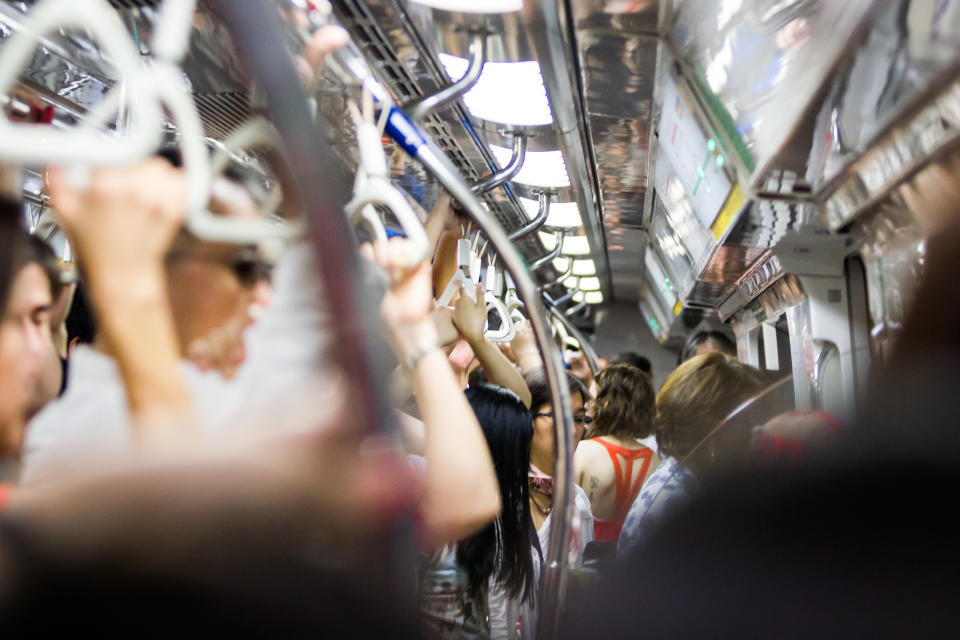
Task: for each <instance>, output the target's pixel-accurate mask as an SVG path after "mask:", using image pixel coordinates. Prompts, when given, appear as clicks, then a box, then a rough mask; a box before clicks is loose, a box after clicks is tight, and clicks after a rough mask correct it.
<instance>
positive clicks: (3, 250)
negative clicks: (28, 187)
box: [0, 193, 20, 313]
mask: <svg viewBox="0 0 960 640" xmlns="http://www.w3.org/2000/svg"><path fill="white" fill-rule="evenodd" d="M19 215H20V205H18V204H17V203H16V202H15V201H14V200H11V199H10V198H8V197H7V196H6V195H4V194H3V193H0V313H2V312H3V310H4V309H5V308H6V306H7V293H8V291H9V289H10V283H11V282H12V281H13V273H14V268H13V255H14V253H15V252H16V246H17V230H18V228H19V225H18V216H19Z"/></svg>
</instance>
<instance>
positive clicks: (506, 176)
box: [470, 132, 527, 195]
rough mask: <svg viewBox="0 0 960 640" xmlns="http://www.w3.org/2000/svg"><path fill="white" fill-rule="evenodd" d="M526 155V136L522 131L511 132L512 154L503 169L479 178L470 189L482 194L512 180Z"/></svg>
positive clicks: (521, 166) (518, 171)
mask: <svg viewBox="0 0 960 640" xmlns="http://www.w3.org/2000/svg"><path fill="white" fill-rule="evenodd" d="M526 155H527V136H526V134H524V133H517V132H514V134H513V155H512V156H510V162H508V163H507V166H505V167H504V168H503V169H500V171H496V172H494V173H492V174H490V175H489V176H487V177H485V178H481V179H480V180H479V181H478V182H477V183H476V184H475V185H473V186H472V187H470V190H471V191H472V192H473V193H475V194H477V195H483V194H485V193H487V192H488V191H493V190H494V189H496V188H497V187H499V186H500V185H502V184H505V183H507V182H510V181H511V180H513V179H514V178H515V177H516V175H517V174H518V173H520V169H522V168H523V160H524V158H525V157H526Z"/></svg>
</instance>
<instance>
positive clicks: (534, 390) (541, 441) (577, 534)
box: [520, 369, 593, 638]
mask: <svg viewBox="0 0 960 640" xmlns="http://www.w3.org/2000/svg"><path fill="white" fill-rule="evenodd" d="M525 380H526V382H527V386H528V387H529V389H530V397H531V398H532V401H531V404H530V411H531V412H532V413H533V442H532V443H531V445H530V476H529V480H530V515H531V516H532V517H533V524H534V525H535V526H536V527H537V537H538V538H539V541H540V548H541V549H546V548H547V542H548V540H549V539H550V523H551V521H552V520H553V518H552V517H551V514H552V513H553V488H554V487H553V473H554V469H553V463H554V458H553V441H554V424H553V405H552V404H551V401H550V388H549V387H548V386H547V382H546V377H545V376H544V373H543V369H535V370H533V371H530V372H529V373H528V374H527V375H526V376H525ZM567 383H568V384H569V385H570V394H571V395H570V402H571V404H572V405H573V416H574V417H573V433H572V434H571V439H570V442H571V444H572V446H573V447H576V443H578V442H579V441H580V438H581V437H582V436H583V432H584V429H585V428H586V426H587V424H589V422H590V418H589V417H588V416H587V409H586V405H587V402H588V401H589V399H590V395H589V392H588V391H587V388H586V386H584V384H583V383H582V382H581V381H580V380H578V379H577V378H575V377H573V376H572V375H570V374H567ZM573 490H574V496H573V498H574V504H573V507H574V508H573V514H572V517H571V522H570V550H569V564H570V566H571V567H576V566H579V565H580V564H581V562H582V560H583V550H584V548H585V547H586V546H587V543H588V542H591V541H592V540H593V514H592V513H591V512H590V500H589V499H588V498H587V494H586V493H584V492H583V489H581V488H580V487H578V486H577V485H576V484H574V485H573ZM534 562H535V565H536V570H537V579H538V580H539V576H540V563H539V558H534ZM522 614H523V615H522V617H521V624H522V627H523V629H522V633H521V636H520V637H521V638H532V637H534V635H533V634H534V629H535V628H536V609H535V608H529V607H528V608H526V609H525V610H523V611H522Z"/></svg>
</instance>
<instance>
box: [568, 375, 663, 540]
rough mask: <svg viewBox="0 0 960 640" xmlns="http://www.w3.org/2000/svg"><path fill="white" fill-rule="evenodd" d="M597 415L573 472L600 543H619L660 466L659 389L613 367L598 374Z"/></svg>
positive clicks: (583, 442)
mask: <svg viewBox="0 0 960 640" xmlns="http://www.w3.org/2000/svg"><path fill="white" fill-rule="evenodd" d="M591 414H592V415H591V417H592V422H591V424H590V426H589V428H588V429H587V433H586V437H587V438H588V439H586V440H583V441H582V442H580V444H579V446H578V447H577V451H576V454H575V455H574V458H573V473H574V478H575V479H576V482H577V484H578V485H580V487H582V488H583V490H584V491H586V492H587V496H588V497H589V498H590V509H591V511H592V512H593V517H594V539H595V540H598V541H602V542H616V541H617V538H618V537H619V536H620V528H621V527H622V526H623V521H624V519H625V518H626V516H627V511H628V510H629V509H630V506H631V505H632V504H633V501H634V499H635V498H636V497H637V494H638V493H639V492H640V488H641V487H642V486H643V484H644V482H645V481H646V480H647V478H648V477H649V476H650V475H651V474H652V473H653V471H654V469H656V468H657V465H658V464H659V463H660V458H658V457H657V454H656V450H655V443H654V442H652V439H653V435H654V434H653V416H654V393H653V387H651V386H650V382H649V381H648V379H647V377H646V375H644V373H643V372H642V371H641V370H640V369H638V368H636V367H633V366H630V365H626V364H614V365H610V366H609V367H607V368H606V369H604V370H603V371H601V372H600V375H598V376H597V396H596V398H595V399H594V400H593V404H592V410H591ZM650 445H654V446H653V447H651V446H650Z"/></svg>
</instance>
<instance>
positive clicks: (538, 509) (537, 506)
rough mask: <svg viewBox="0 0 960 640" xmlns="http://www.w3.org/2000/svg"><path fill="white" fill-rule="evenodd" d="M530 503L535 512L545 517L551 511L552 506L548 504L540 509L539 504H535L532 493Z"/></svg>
mask: <svg viewBox="0 0 960 640" xmlns="http://www.w3.org/2000/svg"><path fill="white" fill-rule="evenodd" d="M530 502H532V503H533V506H535V507H536V508H537V511H539V512H540V513H541V514H543V515H545V516H548V515H550V512H551V511H553V504H550V505H549V506H547V507H541V506H540V503H539V502H537V499H536V498H534V497H533V493H531V494H530Z"/></svg>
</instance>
